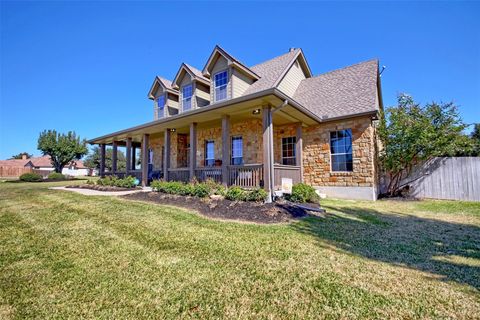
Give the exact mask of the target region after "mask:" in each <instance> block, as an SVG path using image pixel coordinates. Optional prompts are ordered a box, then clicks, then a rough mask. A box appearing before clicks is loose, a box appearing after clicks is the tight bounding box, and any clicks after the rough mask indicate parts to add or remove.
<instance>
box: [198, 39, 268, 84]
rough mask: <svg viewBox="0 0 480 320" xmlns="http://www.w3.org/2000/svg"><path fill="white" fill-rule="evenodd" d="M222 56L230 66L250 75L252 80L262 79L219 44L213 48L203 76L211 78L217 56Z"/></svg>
mask: <svg viewBox="0 0 480 320" xmlns="http://www.w3.org/2000/svg"><path fill="white" fill-rule="evenodd" d="M218 55H221V56H223V57H224V58H225V59H226V60H227V63H228V65H231V66H234V67H236V68H238V69H240V70H241V71H242V72H243V73H245V74H246V75H248V76H249V77H250V78H252V79H254V80H258V79H259V78H260V77H259V75H258V74H256V73H255V72H254V71H253V70H252V69H250V68H249V67H247V65H245V64H244V63H242V62H241V61H240V60H238V59H237V58H235V57H234V56H232V55H231V54H230V53H228V52H227V51H226V50H225V49H223V48H222V47H220V46H219V45H218V44H217V45H215V47H214V48H213V51H212V53H211V54H210V57H209V58H208V60H207V63H206V64H205V67H203V70H202V74H203V75H204V76H206V77H209V76H210V71H211V67H212V66H213V65H214V63H215V62H216V61H217V56H218Z"/></svg>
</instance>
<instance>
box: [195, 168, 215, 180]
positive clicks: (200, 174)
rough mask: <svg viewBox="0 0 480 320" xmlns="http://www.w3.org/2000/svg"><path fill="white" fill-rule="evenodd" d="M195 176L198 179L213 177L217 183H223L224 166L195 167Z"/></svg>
mask: <svg viewBox="0 0 480 320" xmlns="http://www.w3.org/2000/svg"><path fill="white" fill-rule="evenodd" d="M195 178H197V180H198V181H205V180H207V179H212V180H213V181H215V182H217V183H222V167H202V168H196V169H195Z"/></svg>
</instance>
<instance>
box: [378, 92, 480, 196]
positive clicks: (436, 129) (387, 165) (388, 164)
mask: <svg viewBox="0 0 480 320" xmlns="http://www.w3.org/2000/svg"><path fill="white" fill-rule="evenodd" d="M466 127H467V125H466V124H464V123H463V121H462V120H461V118H460V116H459V114H458V111H457V107H456V106H455V105H454V104H453V103H452V102H450V103H440V104H438V103H435V102H432V103H430V104H427V105H426V106H424V107H422V106H420V105H419V104H417V103H415V102H414V101H413V99H412V97H410V96H408V95H405V94H401V95H399V96H398V105H397V106H394V107H390V108H387V109H386V110H385V113H383V114H382V115H381V120H380V125H379V127H378V135H379V138H380V140H381V142H382V145H383V150H381V152H380V164H381V166H382V169H383V170H384V171H385V173H386V174H387V178H388V181H389V184H388V188H387V192H388V193H389V195H390V196H393V195H396V194H397V193H398V191H399V189H400V188H401V187H403V185H401V182H402V181H403V180H404V179H406V178H408V177H409V176H410V174H411V173H412V169H413V167H414V166H415V165H417V164H419V163H422V162H425V161H428V160H431V159H432V158H434V157H439V156H452V155H455V154H458V153H466V152H469V150H471V139H469V138H468V137H467V136H466V135H465V134H463V130H464V129H465V128H466Z"/></svg>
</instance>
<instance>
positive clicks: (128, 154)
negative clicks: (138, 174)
mask: <svg viewBox="0 0 480 320" xmlns="http://www.w3.org/2000/svg"><path fill="white" fill-rule="evenodd" d="M125 151H126V152H125V162H126V166H125V173H126V175H128V174H129V172H130V170H132V138H127V150H125Z"/></svg>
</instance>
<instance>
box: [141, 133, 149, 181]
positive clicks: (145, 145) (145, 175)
mask: <svg viewBox="0 0 480 320" xmlns="http://www.w3.org/2000/svg"><path fill="white" fill-rule="evenodd" d="M148 138H149V135H148V134H144V135H143V139H142V187H146V186H147V185H148V140H149V139H148Z"/></svg>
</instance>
